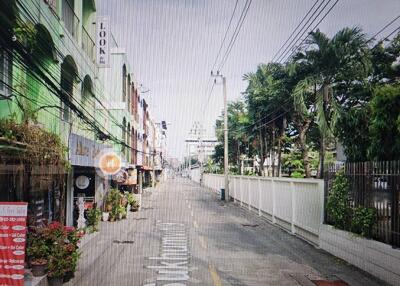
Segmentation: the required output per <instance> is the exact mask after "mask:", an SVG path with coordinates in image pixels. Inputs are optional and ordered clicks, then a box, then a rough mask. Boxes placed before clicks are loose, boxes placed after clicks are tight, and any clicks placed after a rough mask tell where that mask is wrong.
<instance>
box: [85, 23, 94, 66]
mask: <svg viewBox="0 0 400 286" xmlns="http://www.w3.org/2000/svg"><path fill="white" fill-rule="evenodd" d="M94 48H95V43H94V41H93V39H92V37H90V35H89V32H88V31H87V30H86V29H85V28H84V27H82V49H83V50H84V51H85V53H86V54H87V55H88V56H89V58H90V59H91V60H92V61H94V53H95V50H94Z"/></svg>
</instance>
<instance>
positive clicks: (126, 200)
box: [122, 192, 129, 208]
mask: <svg viewBox="0 0 400 286" xmlns="http://www.w3.org/2000/svg"><path fill="white" fill-rule="evenodd" d="M128 194H129V193H128V192H124V194H123V195H122V206H123V207H125V208H126V206H127V205H128Z"/></svg>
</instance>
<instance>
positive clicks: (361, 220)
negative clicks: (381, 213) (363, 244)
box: [351, 207, 378, 237]
mask: <svg viewBox="0 0 400 286" xmlns="http://www.w3.org/2000/svg"><path fill="white" fill-rule="evenodd" d="M377 219H378V216H377V213H376V209H374V208H366V207H358V208H355V209H354V210H353V215H352V220H351V231H352V232H354V233H357V234H360V235H362V236H365V237H371V234H372V227H373V226H374V224H375V223H376V222H377Z"/></svg>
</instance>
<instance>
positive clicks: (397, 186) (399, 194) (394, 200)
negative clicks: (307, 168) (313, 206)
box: [325, 161, 400, 247]
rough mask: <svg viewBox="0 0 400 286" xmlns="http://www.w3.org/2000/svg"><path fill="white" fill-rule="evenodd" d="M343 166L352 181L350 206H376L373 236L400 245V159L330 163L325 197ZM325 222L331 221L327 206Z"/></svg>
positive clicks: (350, 182)
mask: <svg viewBox="0 0 400 286" xmlns="http://www.w3.org/2000/svg"><path fill="white" fill-rule="evenodd" d="M341 169H342V170H343V172H344V174H345V176H346V178H347V179H348V182H349V201H350V206H351V207H359V206H363V207H370V208H375V209H376V213H377V222H376V224H375V225H374V227H373V229H372V234H371V235H372V238H374V239H375V240H378V241H381V242H384V243H388V244H391V245H393V246H396V247H400V161H389V162H360V163H345V164H342V165H331V166H329V168H327V171H326V174H325V200H327V198H328V195H329V192H330V190H331V187H332V183H333V180H334V178H335V174H336V173H337V172H338V171H339V170H341ZM325 205H326V204H325ZM325 222H326V223H328V224H329V223H331V221H330V218H329V216H328V214H327V212H326V210H325Z"/></svg>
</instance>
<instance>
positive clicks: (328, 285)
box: [311, 280, 350, 286]
mask: <svg viewBox="0 0 400 286" xmlns="http://www.w3.org/2000/svg"><path fill="white" fill-rule="evenodd" d="M311 281H312V282H313V283H314V284H315V285H317V286H350V285H349V284H347V283H346V282H344V281H342V280H334V281H328V280H311Z"/></svg>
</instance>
